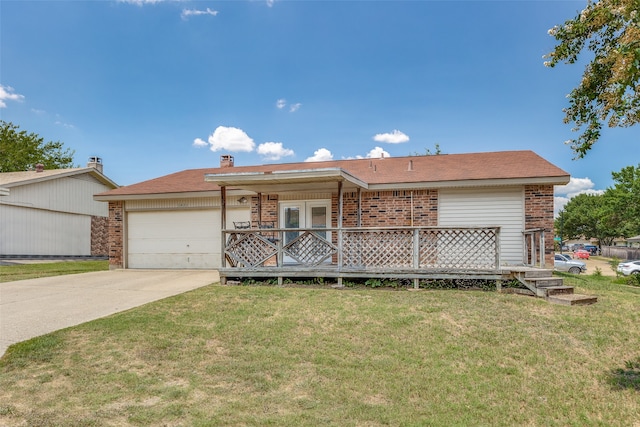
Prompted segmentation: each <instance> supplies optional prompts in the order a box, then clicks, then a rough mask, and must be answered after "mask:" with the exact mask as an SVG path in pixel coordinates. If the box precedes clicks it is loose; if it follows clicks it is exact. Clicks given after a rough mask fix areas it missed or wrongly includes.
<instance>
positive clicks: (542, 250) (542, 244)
mask: <svg viewBox="0 0 640 427" xmlns="http://www.w3.org/2000/svg"><path fill="white" fill-rule="evenodd" d="M546 249H547V248H546V247H545V241H544V228H543V229H542V230H540V268H544V258H545V256H546V252H547V251H546Z"/></svg>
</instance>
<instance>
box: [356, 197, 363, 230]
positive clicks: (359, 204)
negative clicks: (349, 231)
mask: <svg viewBox="0 0 640 427" xmlns="http://www.w3.org/2000/svg"><path fill="white" fill-rule="evenodd" d="M357 221H358V228H360V227H362V189H361V188H360V187H358V216H357Z"/></svg>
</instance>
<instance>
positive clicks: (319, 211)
mask: <svg viewBox="0 0 640 427" xmlns="http://www.w3.org/2000/svg"><path fill="white" fill-rule="evenodd" d="M330 226H331V200H311V201H296V202H281V203H280V228H329V227H330ZM316 234H317V235H318V236H319V237H321V238H323V239H325V240H328V241H331V233H330V232H327V231H324V230H323V231H317V232H316ZM299 235H300V232H299V231H285V233H284V242H283V245H285V246H286V245H287V244H289V243H290V242H291V241H293V240H294V239H296V238H297V237H298V236H299ZM284 262H285V263H295V262H296V261H295V260H294V259H292V258H290V257H287V256H285V257H284Z"/></svg>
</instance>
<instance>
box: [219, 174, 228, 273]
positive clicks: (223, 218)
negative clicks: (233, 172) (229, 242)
mask: <svg viewBox="0 0 640 427" xmlns="http://www.w3.org/2000/svg"><path fill="white" fill-rule="evenodd" d="M226 228H227V187H225V186H224V185H223V186H220V257H221V260H220V266H221V267H222V268H225V267H226V266H227V261H226V257H225V254H224V253H225V249H226V247H225V237H226V235H225V232H224V231H222V230H225V229H226ZM222 284H223V285H224V283H222Z"/></svg>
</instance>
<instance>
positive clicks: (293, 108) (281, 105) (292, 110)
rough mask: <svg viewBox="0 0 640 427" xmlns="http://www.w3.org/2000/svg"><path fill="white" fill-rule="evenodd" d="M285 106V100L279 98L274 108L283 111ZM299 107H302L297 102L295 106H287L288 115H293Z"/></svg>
mask: <svg viewBox="0 0 640 427" xmlns="http://www.w3.org/2000/svg"><path fill="white" fill-rule="evenodd" d="M286 106H287V100H286V99H284V98H280V99H278V100H277V101H276V108H278V109H279V110H282V109H284V108H285V107H286ZM300 107H302V104H301V103H299V102H296V103H295V104H291V105H289V112H290V113H295V112H296V111H298V110H299V109H300Z"/></svg>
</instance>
